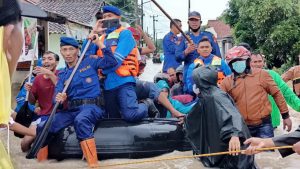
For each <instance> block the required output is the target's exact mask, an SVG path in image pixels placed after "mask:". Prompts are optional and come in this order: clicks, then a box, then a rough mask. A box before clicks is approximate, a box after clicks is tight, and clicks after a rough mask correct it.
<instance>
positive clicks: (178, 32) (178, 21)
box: [170, 19, 182, 35]
mask: <svg viewBox="0 0 300 169" xmlns="http://www.w3.org/2000/svg"><path fill="white" fill-rule="evenodd" d="M173 20H174V21H175V23H176V24H177V25H178V26H179V27H180V28H181V27H182V24H181V20H179V19H173ZM170 29H171V31H172V32H173V33H174V34H175V35H178V34H180V31H179V30H178V29H177V28H176V26H175V25H174V24H173V23H172V22H170Z"/></svg>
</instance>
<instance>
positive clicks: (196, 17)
mask: <svg viewBox="0 0 300 169" xmlns="http://www.w3.org/2000/svg"><path fill="white" fill-rule="evenodd" d="M189 19H198V20H201V18H200V17H199V16H190V17H189Z"/></svg>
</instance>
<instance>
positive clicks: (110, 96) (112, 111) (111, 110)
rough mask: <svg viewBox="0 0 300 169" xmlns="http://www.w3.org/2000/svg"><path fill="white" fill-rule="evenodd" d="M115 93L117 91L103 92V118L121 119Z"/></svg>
mask: <svg viewBox="0 0 300 169" xmlns="http://www.w3.org/2000/svg"><path fill="white" fill-rule="evenodd" d="M117 93H118V89H115V90H105V91H104V100H105V116H104V117H105V118H121V114H120V109H119V102H118V96H117V95H118V94H117Z"/></svg>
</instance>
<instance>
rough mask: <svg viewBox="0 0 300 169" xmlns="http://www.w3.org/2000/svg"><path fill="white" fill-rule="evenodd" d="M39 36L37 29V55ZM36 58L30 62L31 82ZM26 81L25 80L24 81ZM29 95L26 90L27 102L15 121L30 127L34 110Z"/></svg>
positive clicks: (35, 46)
mask: <svg viewBox="0 0 300 169" xmlns="http://www.w3.org/2000/svg"><path fill="white" fill-rule="evenodd" d="M38 36H39V32H38V31H36V36H35V42H34V43H35V45H34V49H33V55H35V52H36V49H37V46H38V43H37V42H38ZM34 59H35V57H34V56H33V57H32V59H31V63H30V71H29V77H28V83H31V77H32V71H33V66H34ZM24 83H25V82H24ZM23 85H25V84H23ZM28 97H29V91H27V92H26V98H25V102H24V104H23V105H22V107H21V108H20V110H19V111H18V113H17V115H16V119H15V121H16V122H17V123H19V124H21V125H23V126H26V127H29V126H30V124H31V122H32V118H33V115H34V112H33V111H32V110H30V109H29V105H28ZM14 135H15V136H16V137H19V138H23V137H24V135H22V134H18V133H16V132H14Z"/></svg>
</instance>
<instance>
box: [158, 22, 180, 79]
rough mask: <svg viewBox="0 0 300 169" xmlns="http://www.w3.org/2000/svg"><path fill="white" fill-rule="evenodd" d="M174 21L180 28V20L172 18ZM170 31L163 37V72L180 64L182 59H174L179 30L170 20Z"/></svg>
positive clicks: (178, 41)
mask: <svg viewBox="0 0 300 169" xmlns="http://www.w3.org/2000/svg"><path fill="white" fill-rule="evenodd" d="M173 20H174V21H175V23H176V24H177V25H178V26H179V27H180V28H181V27H182V25H181V20H179V19H173ZM170 29H171V30H170V32H169V33H168V34H166V35H165V36H164V38H163V44H162V45H163V50H164V56H165V57H164V63H163V73H167V71H168V70H169V69H170V68H173V69H174V70H175V69H176V68H177V67H178V66H180V65H181V62H182V61H179V62H178V61H177V60H176V55H175V51H176V46H177V45H178V44H179V43H180V40H179V38H178V37H177V35H178V34H180V31H179V30H178V29H177V28H176V26H175V25H174V24H173V22H170Z"/></svg>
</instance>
